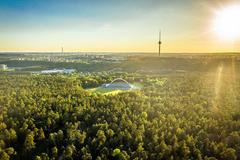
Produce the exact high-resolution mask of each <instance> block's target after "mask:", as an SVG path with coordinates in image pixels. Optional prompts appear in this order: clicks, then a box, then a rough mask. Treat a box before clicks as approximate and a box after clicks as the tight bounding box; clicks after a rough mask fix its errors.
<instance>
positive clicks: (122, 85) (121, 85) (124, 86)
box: [102, 78, 133, 90]
mask: <svg viewBox="0 0 240 160" xmlns="http://www.w3.org/2000/svg"><path fill="white" fill-rule="evenodd" d="M102 87H103V88H108V89H121V90H130V89H133V85H131V84H130V83H128V82H127V81H126V80H124V79H122V78H117V79H115V80H113V81H112V82H111V83H108V84H103V85H102Z"/></svg>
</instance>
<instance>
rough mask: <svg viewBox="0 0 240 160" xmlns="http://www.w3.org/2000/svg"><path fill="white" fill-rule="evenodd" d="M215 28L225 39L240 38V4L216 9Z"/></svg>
mask: <svg viewBox="0 0 240 160" xmlns="http://www.w3.org/2000/svg"><path fill="white" fill-rule="evenodd" d="M213 30H214V32H215V33H216V34H217V35H218V36H219V37H221V38H223V39H224V40H236V39H238V38H240V4H239V5H232V6H228V7H225V8H222V9H220V10H218V11H216V12H215V19H214V21H213Z"/></svg>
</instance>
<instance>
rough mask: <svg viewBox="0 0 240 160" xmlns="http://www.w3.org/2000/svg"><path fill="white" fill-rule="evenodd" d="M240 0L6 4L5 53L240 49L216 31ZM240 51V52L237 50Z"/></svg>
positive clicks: (1, 31) (2, 17)
mask: <svg viewBox="0 0 240 160" xmlns="http://www.w3.org/2000/svg"><path fill="white" fill-rule="evenodd" d="M236 2H237V0H235V1H234V0H85V1H83V0H1V1H0V51H60V50H61V46H63V47H64V50H65V51H110V52H111V51H115V52H157V50H158V48H157V41H158V31H159V29H161V30H162V50H163V52H216V51H229V50H230V51H235V50H236V46H237V45H236V43H237V42H235V45H234V44H233V43H232V42H225V41H222V40H221V39H219V38H218V37H217V36H216V35H215V34H214V33H213V32H212V31H211V22H212V20H213V18H214V11H215V10H218V9H219V8H221V7H224V6H225V5H230V4H231V3H236ZM238 49H240V48H238Z"/></svg>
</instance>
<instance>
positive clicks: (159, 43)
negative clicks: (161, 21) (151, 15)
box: [158, 30, 162, 57]
mask: <svg viewBox="0 0 240 160" xmlns="http://www.w3.org/2000/svg"><path fill="white" fill-rule="evenodd" d="M161 44H162V33H161V30H160V31H159V41H158V56H159V57H160V54H161Z"/></svg>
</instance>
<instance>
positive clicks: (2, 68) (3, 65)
mask: <svg viewBox="0 0 240 160" xmlns="http://www.w3.org/2000/svg"><path fill="white" fill-rule="evenodd" d="M7 69H8V67H7V65H6V64H0V70H7Z"/></svg>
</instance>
